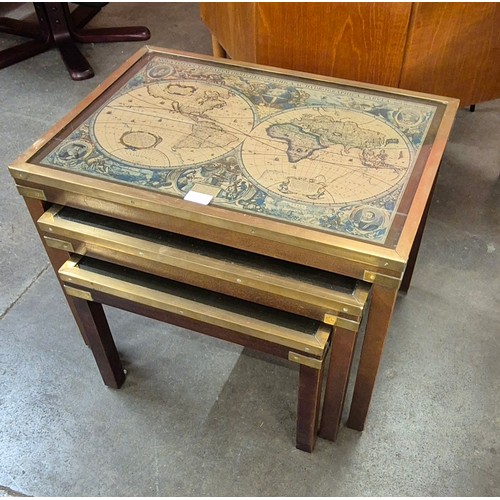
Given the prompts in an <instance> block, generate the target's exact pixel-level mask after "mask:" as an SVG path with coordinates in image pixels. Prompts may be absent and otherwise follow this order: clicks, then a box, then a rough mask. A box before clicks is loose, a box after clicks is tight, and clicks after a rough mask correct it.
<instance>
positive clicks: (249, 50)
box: [200, 2, 257, 62]
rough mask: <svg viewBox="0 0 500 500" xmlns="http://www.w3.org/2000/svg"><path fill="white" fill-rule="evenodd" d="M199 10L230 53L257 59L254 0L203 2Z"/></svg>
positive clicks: (241, 57) (253, 60) (242, 59)
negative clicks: (250, 0)
mask: <svg viewBox="0 0 500 500" xmlns="http://www.w3.org/2000/svg"><path fill="white" fill-rule="evenodd" d="M200 14H201V19H202V20H203V22H204V23H205V24H206V25H207V26H208V27H209V28H210V31H211V32H212V35H213V36H214V37H215V38H216V39H217V41H218V42H219V43H220V45H222V47H223V48H224V50H225V51H226V53H227V55H228V56H229V57H231V58H233V59H236V60H238V61H247V62H257V58H256V52H255V49H256V23H255V3H254V2H241V3H239V2H202V3H201V4H200Z"/></svg>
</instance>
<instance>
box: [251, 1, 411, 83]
mask: <svg viewBox="0 0 500 500" xmlns="http://www.w3.org/2000/svg"><path fill="white" fill-rule="evenodd" d="M410 11H411V4H409V3H358V2H356V3H342V2H340V3H336V2H333V3H332V2H325V3H316V2H312V3H302V2H299V3H262V2H259V3H257V11H256V21H257V62H259V63H262V64H269V65H271V66H279V67H284V68H288V69H295V70H301V71H308V72H311V73H318V74H322V75H328V76H336V77H339V78H347V79H350V80H357V81H363V82H370V83H379V84H383V85H391V86H396V85H397V84H398V81H399V75H400V70H401V64H402V61H403V54H404V48H405V43H406V33H407V28H408V23H409V18H410Z"/></svg>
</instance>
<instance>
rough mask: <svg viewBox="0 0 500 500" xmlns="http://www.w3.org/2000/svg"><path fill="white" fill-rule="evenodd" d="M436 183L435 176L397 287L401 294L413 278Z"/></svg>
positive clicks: (406, 290)
mask: <svg viewBox="0 0 500 500" xmlns="http://www.w3.org/2000/svg"><path fill="white" fill-rule="evenodd" d="M436 183H437V176H436V178H435V179H434V184H433V185H432V189H431V192H430V194H429V198H428V199H427V204H426V205H425V210H424V213H423V214H422V219H421V221H420V224H419V226H418V230H417V234H416V235H415V239H414V241H413V246H412V247H411V251H410V255H409V257H408V263H407V264H406V269H405V273H404V275H403V279H402V280H401V286H400V287H399V291H400V292H403V293H407V292H408V290H409V288H410V284H411V279H412V277H413V271H414V269H415V264H416V262H417V256H418V251H419V250H420V243H421V242H422V236H423V235H424V230H425V224H426V222H427V216H428V215H429V210H430V208H431V203H432V197H433V195H434V191H435V189H436Z"/></svg>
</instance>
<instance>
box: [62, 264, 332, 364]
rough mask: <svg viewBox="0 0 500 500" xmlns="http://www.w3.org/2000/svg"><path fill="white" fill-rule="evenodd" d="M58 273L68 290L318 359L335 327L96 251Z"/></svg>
mask: <svg viewBox="0 0 500 500" xmlns="http://www.w3.org/2000/svg"><path fill="white" fill-rule="evenodd" d="M59 276H60V277H61V280H62V281H63V282H64V283H65V285H66V291H67V293H68V294H69V295H74V296H77V297H79V298H85V299H86V300H94V294H96V292H97V294H96V295H98V299H96V302H102V303H107V301H106V299H105V298H104V299H103V296H108V297H114V298H117V299H120V301H121V305H120V307H122V308H124V309H127V308H128V304H130V303H134V304H140V305H143V306H146V307H149V308H153V309H158V310H161V311H164V312H167V313H170V314H172V315H175V316H178V317H182V318H187V319H190V320H193V321H195V322H196V323H197V324H201V325H211V326H213V327H215V328H220V329H224V330H225V331H231V332H234V337H233V338H232V339H230V340H232V341H233V342H235V343H241V342H239V341H238V338H237V336H238V335H242V336H247V337H252V338H254V339H259V340H260V341H263V342H267V343H272V344H276V345H279V346H282V347H285V348H287V349H291V350H292V351H293V353H295V354H297V353H299V354H302V355H305V356H313V357H315V358H317V359H314V360H313V361H318V360H320V361H322V360H323V358H324V355H325V353H326V350H327V346H328V341H329V336H330V332H331V329H332V327H331V326H330V325H325V324H323V323H321V322H319V321H316V320H313V319H310V318H305V317H301V316H297V315H295V314H291V313H288V312H285V311H280V310H276V309H272V308H270V307H266V306H262V305H260V304H255V303H252V302H247V301H244V300H241V299H238V298H235V297H230V296H227V295H223V294H219V293H215V292H212V291H209V290H204V289H201V288H198V287H194V286H192V285H187V284H184V283H179V282H176V281H172V280H168V279H166V278H161V277H158V276H154V275H151V274H148V273H144V272H141V271H136V270H133V269H130V268H127V267H124V266H119V265H116V264H110V263H109V262H104V261H101V260H97V259H94V258H91V257H82V256H77V255H74V256H73V257H71V258H70V259H69V260H68V261H67V262H66V263H65V264H64V265H63V266H62V267H61V268H60V270H59ZM200 331H203V330H200ZM215 336H217V335H215ZM293 353H292V354H293Z"/></svg>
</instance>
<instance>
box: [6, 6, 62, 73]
mask: <svg viewBox="0 0 500 500" xmlns="http://www.w3.org/2000/svg"><path fill="white" fill-rule="evenodd" d="M35 12H36V15H37V17H38V25H36V24H33V23H29V22H25V21H17V20H14V19H9V18H5V17H3V18H1V20H0V32H4V33H10V34H15V35H22V36H27V37H28V38H34V40H32V41H30V42H25V43H22V44H20V45H16V46H15V47H10V48H8V49H5V50H2V51H0V69H1V68H6V67H8V66H11V65H12V64H15V63H18V62H21V61H24V60H25V59H28V58H30V57H33V56H35V55H37V54H41V53H42V52H45V51H47V50H49V49H50V48H51V47H53V46H54V40H53V39H52V35H51V32H50V27H49V24H48V22H47V19H46V16H45V10H44V7H43V6H42V5H41V4H35Z"/></svg>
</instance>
